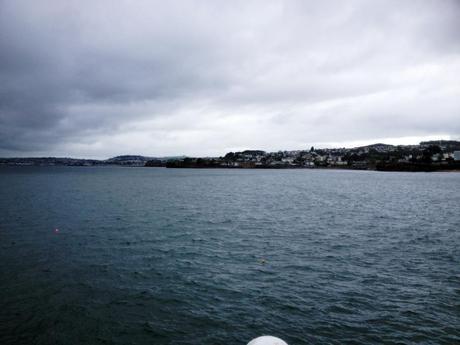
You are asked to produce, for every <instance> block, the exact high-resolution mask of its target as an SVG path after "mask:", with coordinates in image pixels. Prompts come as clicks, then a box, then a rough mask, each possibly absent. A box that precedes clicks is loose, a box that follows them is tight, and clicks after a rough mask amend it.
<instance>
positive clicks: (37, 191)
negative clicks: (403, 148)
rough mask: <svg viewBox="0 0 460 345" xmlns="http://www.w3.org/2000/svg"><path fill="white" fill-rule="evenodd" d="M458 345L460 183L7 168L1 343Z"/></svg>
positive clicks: (324, 173) (366, 174)
mask: <svg viewBox="0 0 460 345" xmlns="http://www.w3.org/2000/svg"><path fill="white" fill-rule="evenodd" d="M261 335H273V336H276V337H279V338H281V339H283V340H285V341H286V342H287V343H288V344H289V345H301V344H414V343H416V344H459V343H460V174H459V173H438V172H436V173H403V172H376V171H349V170H320V169H311V170H310V169H298V170H256V169H254V170H251V169H248V170H243V169H241V170H239V169H228V170H226V169H210V170H207V169H166V168H123V167H2V168H0V344H2V345H9V344H37V345H39V344H56V345H57V344H59V345H60V344H69V345H71V344H72V345H73V344H210V345H214V344H242V345H245V344H247V343H248V342H249V341H250V340H251V339H253V338H255V337H257V336H261Z"/></svg>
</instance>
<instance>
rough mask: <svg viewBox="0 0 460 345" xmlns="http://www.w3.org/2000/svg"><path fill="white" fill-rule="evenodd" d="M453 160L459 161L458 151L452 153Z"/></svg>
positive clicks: (459, 154) (459, 152) (459, 153)
mask: <svg viewBox="0 0 460 345" xmlns="http://www.w3.org/2000/svg"><path fill="white" fill-rule="evenodd" d="M454 160H456V161H460V151H454Z"/></svg>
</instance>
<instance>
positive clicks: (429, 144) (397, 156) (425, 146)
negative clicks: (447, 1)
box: [0, 140, 460, 171]
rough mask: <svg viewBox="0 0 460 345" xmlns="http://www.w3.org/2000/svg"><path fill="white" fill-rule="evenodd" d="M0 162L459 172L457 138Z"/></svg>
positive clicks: (1, 161) (5, 160) (1, 162)
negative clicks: (201, 154) (192, 154)
mask: <svg viewBox="0 0 460 345" xmlns="http://www.w3.org/2000/svg"><path fill="white" fill-rule="evenodd" d="M0 166H127V167H166V168H226V169H230V168H231V169H238V168H239V169H287V168H291V169H317V168H323V169H357V170H380V171H439V170H456V171H460V141H453V140H437V141H426V142H421V143H420V144H419V145H397V146H395V145H387V144H373V145H368V146H361V147H355V148H328V149H325V148H322V149H317V148H315V147H311V148H309V149H304V150H294V151H277V152H265V151H262V150H245V151H241V152H229V153H227V154H226V155H224V156H221V157H186V156H177V157H160V158H157V157H146V156H137V155H125V156H117V157H113V158H110V159H106V160H94V159H76V158H56V157H40V158H36V157H35V158H0Z"/></svg>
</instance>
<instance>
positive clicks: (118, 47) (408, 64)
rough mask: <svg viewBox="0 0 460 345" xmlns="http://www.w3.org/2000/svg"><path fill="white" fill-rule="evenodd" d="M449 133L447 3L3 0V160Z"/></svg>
mask: <svg viewBox="0 0 460 345" xmlns="http://www.w3.org/2000/svg"><path fill="white" fill-rule="evenodd" d="M432 138H444V139H449V138H450V139H460V1H456V0H453V1H447V0H446V1H445V0H432V1H428V0H426V1H417V0H413V1H404V0H398V1H388V0H386V1H367V0H364V1H304V0H302V1H267V0H263V1H248V0H244V1H235V0H232V1H186V0H183V1H112V0H110V1H101V0H98V1H82V0H78V1H62V0H56V1H47V0H40V1H30V0H27V1H20V0H11V1H8V0H0V156H42V155H46V156H50V155H53V156H74V157H92V158H106V157H110V156H114V155H119V154H143V155H149V156H166V155H179V154H186V155H192V156H193V155H201V156H205V155H223V154H225V153H226V152H228V151H235V150H243V149H263V150H279V149H304V148H309V147H310V146H312V145H314V146H315V147H331V146H340V147H342V146H347V147H348V146H355V145H360V144H367V143H373V142H382V141H383V142H386V143H393V144H395V143H396V144H397V143H417V142H418V141H420V140H424V139H432Z"/></svg>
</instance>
